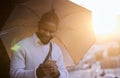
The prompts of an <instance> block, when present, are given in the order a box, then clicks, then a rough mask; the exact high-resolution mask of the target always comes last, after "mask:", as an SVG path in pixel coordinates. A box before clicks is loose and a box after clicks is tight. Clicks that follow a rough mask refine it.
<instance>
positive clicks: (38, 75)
mask: <svg viewBox="0 0 120 78" xmlns="http://www.w3.org/2000/svg"><path fill="white" fill-rule="evenodd" d="M58 22H59V19H58V16H57V15H56V13H55V12H54V10H51V11H50V12H47V13H45V14H43V15H42V17H41V20H40V21H39V24H38V31H37V32H36V33H34V34H33V35H32V36H31V37H28V38H25V39H23V40H21V41H19V42H18V43H17V44H16V45H15V46H18V49H16V50H15V52H13V55H12V59H11V67H10V76H11V78H68V72H67V70H66V68H65V66H64V61H63V56H62V52H61V50H60V48H59V47H58V46H57V45H56V44H55V43H54V42H52V41H51V39H52V38H53V36H54V33H55V32H56V31H57V26H58ZM50 50H51V54H50V56H49V60H46V61H44V60H45V58H46V57H47V55H48V53H49V52H50Z"/></svg>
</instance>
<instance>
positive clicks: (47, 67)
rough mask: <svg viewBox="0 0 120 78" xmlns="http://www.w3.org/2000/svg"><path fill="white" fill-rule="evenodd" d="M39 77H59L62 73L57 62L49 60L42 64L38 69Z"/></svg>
mask: <svg viewBox="0 0 120 78" xmlns="http://www.w3.org/2000/svg"><path fill="white" fill-rule="evenodd" d="M36 74H37V77H38V78H42V77H48V76H52V77H53V78H57V77H59V75H60V73H59V71H58V67H57V65H56V62H55V61H53V60H47V61H46V63H44V64H40V66H39V67H38V68H37V70H36Z"/></svg>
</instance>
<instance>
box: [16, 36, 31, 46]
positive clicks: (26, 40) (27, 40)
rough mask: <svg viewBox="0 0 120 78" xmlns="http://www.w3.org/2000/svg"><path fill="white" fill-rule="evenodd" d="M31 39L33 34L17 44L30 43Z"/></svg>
mask: <svg viewBox="0 0 120 78" xmlns="http://www.w3.org/2000/svg"><path fill="white" fill-rule="evenodd" d="M31 39H32V36H28V37H25V38H23V39H21V40H20V41H18V43H17V44H19V45H22V44H26V43H29V42H31Z"/></svg>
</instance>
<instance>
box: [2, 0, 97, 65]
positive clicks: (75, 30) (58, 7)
mask: <svg viewBox="0 0 120 78" xmlns="http://www.w3.org/2000/svg"><path fill="white" fill-rule="evenodd" d="M43 4H44V5H43ZM51 6H52V7H53V8H55V11H56V13H57V14H58V16H59V18H60V23H59V27H58V31H57V33H56V38H57V39H58V41H60V42H61V43H62V44H63V45H64V47H65V49H66V50H67V52H68V55H69V57H71V58H72V60H73V62H74V63H75V64H77V63H79V61H80V60H81V59H82V58H83V56H84V54H85V53H86V52H87V50H88V49H89V48H90V46H91V45H92V44H93V43H94V42H95V36H94V31H93V25H92V17H91V16H92V15H91V11H89V10H87V9H86V8H84V7H81V6H78V5H75V4H74V3H72V2H70V1H68V0H35V1H34V0H29V1H27V2H26V3H24V4H22V3H20V4H19V5H17V6H16V7H15V9H14V10H13V12H12V13H11V15H10V17H9V19H8V20H7V22H6V24H5V26H4V28H3V32H2V34H1V38H2V40H3V42H4V44H5V46H6V49H7V51H8V54H9V56H10V57H11V50H10V47H11V46H12V44H14V43H16V42H17V41H19V40H21V39H23V38H24V37H26V36H29V35H31V34H32V33H34V32H35V31H36V29H37V22H38V21H39V19H40V16H41V15H42V14H43V13H45V12H46V11H49V10H50V9H51ZM36 16H37V17H36ZM28 26H29V27H28ZM29 31H31V32H29ZM8 39H9V40H8ZM63 54H64V53H63ZM66 56H67V55H66V54H65V55H64V57H65V59H66ZM67 61H68V60H66V62H67Z"/></svg>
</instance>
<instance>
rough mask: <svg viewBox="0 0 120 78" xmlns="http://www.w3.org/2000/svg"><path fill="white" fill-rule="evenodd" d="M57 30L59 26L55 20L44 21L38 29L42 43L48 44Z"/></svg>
mask: <svg viewBox="0 0 120 78" xmlns="http://www.w3.org/2000/svg"><path fill="white" fill-rule="evenodd" d="M56 30H57V26H56V24H55V23H54V22H42V24H41V26H40V27H39V29H38V32H37V35H38V37H39V38H40V40H41V41H42V43H44V44H47V43H48V42H49V41H50V40H51V39H52V38H53V35H54V33H55V32H56Z"/></svg>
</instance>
